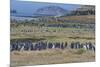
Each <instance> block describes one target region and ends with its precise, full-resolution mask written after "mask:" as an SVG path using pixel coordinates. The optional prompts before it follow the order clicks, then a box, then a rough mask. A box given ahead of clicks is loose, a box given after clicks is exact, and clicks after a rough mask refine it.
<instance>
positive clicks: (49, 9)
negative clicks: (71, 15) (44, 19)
mask: <svg viewBox="0 0 100 67" xmlns="http://www.w3.org/2000/svg"><path fill="white" fill-rule="evenodd" d="M67 13H68V11H67V10H65V9H63V8H61V7H59V6H46V7H43V8H39V9H37V10H36V12H35V13H34V15H38V16H39V15H40V16H42V15H43V16H62V15H65V14H67Z"/></svg>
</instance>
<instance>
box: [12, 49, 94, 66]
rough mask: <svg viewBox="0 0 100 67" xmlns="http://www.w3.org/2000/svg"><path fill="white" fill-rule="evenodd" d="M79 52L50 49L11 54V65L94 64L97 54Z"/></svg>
mask: <svg viewBox="0 0 100 67" xmlns="http://www.w3.org/2000/svg"><path fill="white" fill-rule="evenodd" d="M78 51H79V50H70V49H69V50H67V49H65V50H60V49H52V50H50V49H48V50H43V51H23V52H16V51H15V52H12V53H11V65H12V66H19V65H20V66H22V65H37V64H55V63H56V64H58V63H75V62H93V61H95V54H94V52H91V51H84V52H82V53H81V54H78V53H77V52H78Z"/></svg>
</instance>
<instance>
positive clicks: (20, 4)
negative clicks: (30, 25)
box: [10, 0, 80, 15]
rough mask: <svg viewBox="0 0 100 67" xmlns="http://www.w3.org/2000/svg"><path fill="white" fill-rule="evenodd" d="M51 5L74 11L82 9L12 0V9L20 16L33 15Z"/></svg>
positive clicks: (71, 5)
mask: <svg viewBox="0 0 100 67" xmlns="http://www.w3.org/2000/svg"><path fill="white" fill-rule="evenodd" d="M50 5H52V6H60V7H62V8H63V9H66V10H73V9H76V8H78V7H80V5H74V4H58V3H44V2H33V1H31V2H30V1H18V0H11V3H10V8H11V9H14V10H16V11H17V12H18V13H19V14H23V15H24V14H27V15H32V14H33V13H34V12H35V11H36V10H37V9H39V8H42V7H45V6H50Z"/></svg>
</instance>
